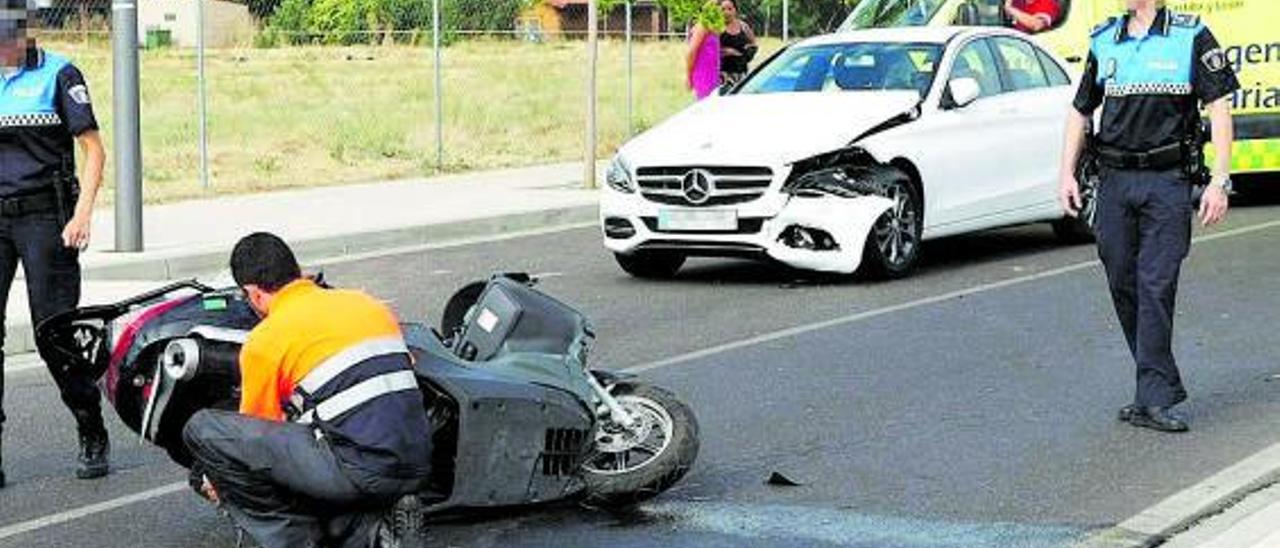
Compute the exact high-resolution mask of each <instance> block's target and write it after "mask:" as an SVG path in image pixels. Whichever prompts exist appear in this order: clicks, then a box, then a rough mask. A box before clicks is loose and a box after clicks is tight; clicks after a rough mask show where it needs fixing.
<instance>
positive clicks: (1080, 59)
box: [1067, 55, 1084, 64]
mask: <svg viewBox="0 0 1280 548" xmlns="http://www.w3.org/2000/svg"><path fill="white" fill-rule="evenodd" d="M1067 62H1068V63H1071V64H1076V63H1083V62H1084V57H1081V56H1079V55H1072V56H1071V57H1068V58H1067Z"/></svg>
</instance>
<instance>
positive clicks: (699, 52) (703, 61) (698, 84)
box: [685, 23, 720, 100]
mask: <svg viewBox="0 0 1280 548" xmlns="http://www.w3.org/2000/svg"><path fill="white" fill-rule="evenodd" d="M685 71H686V74H685V75H686V78H687V80H686V82H687V83H688V85H689V89H692V90H693V95H694V96H695V97H697V98H698V99H699V100H702V99H704V98H706V97H707V96H708V95H711V94H712V93H715V92H716V88H718V87H720V34H719V33H717V32H714V31H712V30H711V29H708V28H707V27H706V26H705V25H703V24H702V23H695V24H694V25H693V28H692V29H690V31H689V52H688V53H686V54H685Z"/></svg>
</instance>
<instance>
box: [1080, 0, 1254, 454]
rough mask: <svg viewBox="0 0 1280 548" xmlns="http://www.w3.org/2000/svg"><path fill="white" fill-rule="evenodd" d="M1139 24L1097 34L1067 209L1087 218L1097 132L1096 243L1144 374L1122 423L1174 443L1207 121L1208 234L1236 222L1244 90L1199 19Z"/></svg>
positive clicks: (1126, 20) (1133, 10) (1149, 10)
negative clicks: (1086, 156) (1174, 343)
mask: <svg viewBox="0 0 1280 548" xmlns="http://www.w3.org/2000/svg"><path fill="white" fill-rule="evenodd" d="M1126 4H1127V8H1128V13H1127V14H1126V15H1124V16H1122V17H1115V18H1112V19H1110V20H1107V21H1106V22H1104V23H1102V24H1101V25H1099V26H1098V27H1097V28H1095V29H1094V31H1093V38H1092V44H1091V46H1090V50H1089V60H1088V64H1087V65H1086V67H1085V74H1084V76H1083V79H1082V81H1081V83H1080V89H1079V92H1078V93H1077V95H1076V99H1075V101H1074V106H1075V112H1072V113H1071V114H1070V116H1069V119H1068V123H1067V134H1066V145H1065V150H1064V153H1063V161H1062V168H1061V169H1062V171H1061V185H1060V196H1059V198H1060V200H1061V202H1062V206H1063V208H1064V209H1065V210H1066V211H1067V213H1068V214H1071V215H1078V214H1079V211H1080V209H1081V199H1080V187H1079V183H1078V181H1077V180H1076V176H1075V167H1076V162H1077V159H1078V158H1079V156H1080V152H1081V148H1082V144H1083V143H1084V138H1085V127H1086V123H1087V120H1088V119H1089V117H1091V116H1092V115H1093V112H1094V111H1095V110H1096V109H1097V108H1098V107H1099V106H1102V115H1101V121H1100V124H1099V125H1098V128H1099V129H1098V132H1097V134H1096V135H1095V136H1094V142H1095V143H1096V147H1095V148H1094V152H1095V153H1096V155H1097V158H1098V161H1099V164H1100V165H1101V170H1102V176H1101V182H1100V183H1099V188H1098V199H1097V212H1096V218H1095V227H1094V228H1095V233H1096V235H1097V240H1098V254H1099V256H1100V257H1101V259H1102V263H1103V266H1104V268H1105V270H1106V273H1107V280H1108V283H1109V285H1110V288H1111V298H1112V301H1113V302H1114V304H1115V309H1116V314H1117V315H1118V316H1119V320H1120V325H1121V327H1122V328H1123V330H1124V335H1125V339H1126V340H1127V342H1128V344H1129V349H1130V351H1131V352H1132V354H1133V358H1134V361H1135V362H1136V364H1137V390H1136V395H1135V397H1134V401H1133V403H1132V404H1131V405H1126V406H1125V407H1123V408H1121V410H1120V419H1121V420H1123V421H1127V422H1129V423H1130V424H1132V425H1135V426H1141V427H1146V428H1152V429H1155V430H1159V431H1163V432H1183V431H1186V430H1187V423H1186V422H1185V420H1184V419H1182V418H1180V417H1178V416H1176V415H1175V414H1173V413H1171V412H1170V411H1169V410H1170V408H1171V407H1172V406H1174V405H1176V404H1178V403H1180V402H1182V401H1183V400H1185V399H1186V397H1187V393H1186V390H1185V389H1184V388H1183V386H1182V379H1181V377H1180V376H1179V374H1178V367H1177V365H1176V364H1175V362H1174V358H1173V352H1172V349H1171V338H1172V330H1173V317H1174V303H1175V298H1176V292H1177V287H1178V275H1179V270H1180V268H1181V265H1182V261H1183V259H1184V258H1185V257H1186V255H1187V252H1188V250H1189V248H1190V245H1191V223H1192V216H1193V211H1194V207H1195V206H1194V197H1193V185H1192V182H1193V179H1194V178H1196V176H1197V175H1198V174H1199V173H1200V172H1201V171H1202V168H1203V161H1202V160H1201V156H1200V154H1199V151H1198V150H1197V149H1198V148H1199V147H1201V146H1202V142H1201V141H1200V140H1199V139H1197V138H1196V136H1197V134H1198V130H1199V128H1200V109H1201V107H1202V106H1203V107H1205V108H1207V110H1208V112H1209V118H1210V121H1211V123H1212V127H1213V134H1212V140H1213V146H1214V150H1215V151H1216V165H1215V167H1214V168H1213V170H1212V175H1211V177H1210V178H1209V182H1208V186H1207V188H1206V189H1205V190H1204V194H1203V197H1202V199H1201V200H1200V206H1199V216H1200V221H1201V224H1202V226H1208V225H1212V224H1215V223H1217V222H1219V221H1221V220H1222V219H1223V218H1224V217H1225V216H1226V213H1227V195H1228V193H1229V192H1230V190H1231V179H1230V178H1229V177H1228V171H1229V167H1230V165H1231V140H1232V128H1231V111H1230V108H1231V107H1230V96H1231V94H1232V93H1233V92H1234V91H1235V90H1237V89H1239V87H1240V85H1239V83H1238V82H1237V80H1236V77H1235V75H1234V74H1233V73H1232V70H1231V67H1230V64H1229V63H1228V62H1227V59H1226V56H1225V55H1224V54H1223V52H1222V49H1221V48H1220V47H1219V45H1218V41H1217V40H1216V39H1215V38H1214V36H1213V33H1211V32H1209V29H1208V28H1206V27H1205V25H1204V24H1203V23H1202V22H1201V21H1200V20H1199V18H1198V17H1196V16H1194V15H1187V14H1182V13H1175V12H1173V11H1170V10H1169V9H1167V8H1165V7H1164V6H1163V5H1157V2H1156V0H1126Z"/></svg>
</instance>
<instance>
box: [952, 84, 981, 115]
mask: <svg viewBox="0 0 1280 548" xmlns="http://www.w3.org/2000/svg"><path fill="white" fill-rule="evenodd" d="M947 91H948V92H950V93H951V102H952V104H954V105H955V106H956V108H964V107H967V106H969V105H970V104H972V103H973V102H974V101H977V100H978V97H981V96H982V87H981V86H979V85H978V81H977V80H974V79H973V78H956V79H954V80H952V81H951V82H950V83H948V84H947Z"/></svg>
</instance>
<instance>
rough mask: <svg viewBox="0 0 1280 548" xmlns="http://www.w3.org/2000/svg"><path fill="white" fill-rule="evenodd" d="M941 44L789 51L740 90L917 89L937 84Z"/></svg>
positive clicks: (923, 90) (851, 45)
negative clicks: (935, 74) (935, 82)
mask: <svg viewBox="0 0 1280 548" xmlns="http://www.w3.org/2000/svg"><path fill="white" fill-rule="evenodd" d="M941 55H942V46H941V45H939V44H916V43H870V42H864V43H845V44H824V45H817V46H802V47H795V48H791V49H788V50H787V51H784V52H782V54H780V55H778V56H777V57H775V58H774V59H773V60H771V61H770V62H769V63H768V64H766V65H765V66H763V67H761V68H760V70H759V71H758V72H756V74H755V75H754V76H752V77H751V79H750V80H747V81H746V82H744V83H743V85H742V88H740V89H739V91H738V93H743V94H759V93H791V92H812V91H867V90H915V91H916V92H918V93H920V94H921V95H924V94H925V93H926V92H927V91H928V90H929V86H931V85H933V76H934V73H935V71H936V70H937V65H938V58H939V57H941Z"/></svg>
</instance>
